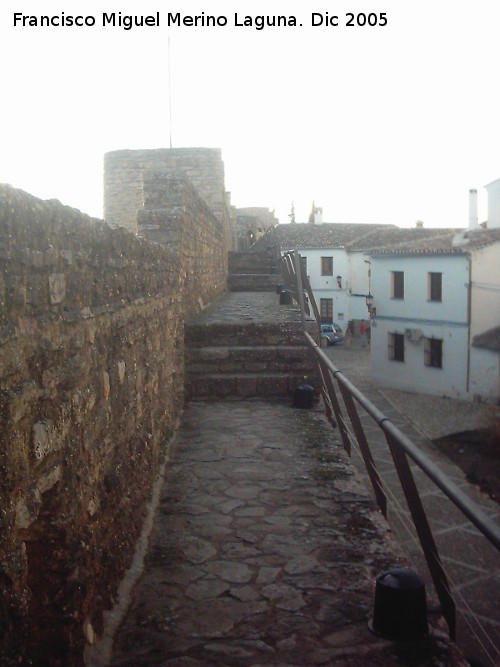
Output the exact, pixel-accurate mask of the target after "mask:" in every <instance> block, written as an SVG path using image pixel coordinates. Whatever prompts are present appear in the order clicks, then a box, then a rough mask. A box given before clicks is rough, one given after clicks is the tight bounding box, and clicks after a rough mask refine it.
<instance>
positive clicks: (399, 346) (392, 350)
mask: <svg viewBox="0 0 500 667" xmlns="http://www.w3.org/2000/svg"><path fill="white" fill-rule="evenodd" d="M387 351H388V357H389V359H391V360H392V361H404V360H405V337H404V334H399V333H390V334H388V340H387Z"/></svg>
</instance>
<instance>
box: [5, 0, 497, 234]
mask: <svg viewBox="0 0 500 667" xmlns="http://www.w3.org/2000/svg"><path fill="white" fill-rule="evenodd" d="M16 12H17V13H18V14H19V15H20V17H21V18H19V17H18V20H17V25H14V14H15V13H16ZM120 12H121V15H122V17H124V16H130V15H132V16H138V17H140V16H152V17H154V21H155V22H156V17H157V14H158V13H159V25H152V26H147V25H143V26H142V27H133V28H131V29H130V30H125V29H124V28H123V27H120V26H119V25H115V26H113V25H111V24H110V23H109V22H108V23H107V24H106V25H103V13H106V14H108V15H110V14H112V13H114V14H115V17H116V18H118V17H119V13H120ZM203 12H204V15H205V17H207V16H216V17H219V22H220V23H224V21H225V22H226V24H225V25H220V26H211V25H209V26H203V25H201V26H197V27H195V26H189V25H186V24H184V25H170V26H169V25H168V18H169V13H170V14H173V15H175V14H177V13H179V14H180V16H181V18H182V19H186V20H187V21H189V17H190V16H201V15H202V13H203ZM349 13H350V14H352V15H354V19H351V21H352V20H353V21H354V24H355V25H353V26H348V25H347V23H348V22H349V20H350V18H349ZM62 14H64V17H65V18H67V17H70V16H84V17H90V18H88V19H87V20H88V22H89V23H91V22H92V19H94V20H95V23H94V25H85V26H82V27H78V26H62V25H59V26H51V27H42V26H39V25H37V26H35V25H29V22H30V21H32V22H33V17H36V20H37V22H39V20H40V17H41V16H42V15H43V16H49V17H55V18H53V20H54V21H56V20H59V22H61V21H60V20H61V17H62ZM235 15H236V16H235ZM23 16H26V17H31V19H29V18H26V19H25V21H24V23H25V25H24V26H23V25H22V23H23V20H22V19H23ZM257 16H271V17H272V16H286V17H287V25H286V26H274V27H267V26H266V27H264V28H263V29H262V30H258V29H256V26H255V24H256V22H257V21H258V19H255V17H257ZM336 16H338V21H337V20H336V19H335V18H334V17H336ZM245 17H251V21H252V23H253V25H248V26H245V25H236V24H237V23H244V22H245ZM327 19H330V20H331V22H332V23H335V22H337V23H338V25H337V26H335V25H330V24H329V22H327ZM294 21H295V22H296V24H297V25H293V22H294ZM313 22H316V23H319V24H320V25H312V24H313ZM369 22H371V23H374V24H375V25H368V23H369ZM359 23H360V24H361V25H359ZM363 23H364V25H362V24H363ZM300 24H302V25H300ZM384 24H385V25H384ZM499 25H500V2H498V0H474V2H472V1H471V0H465V1H464V2H462V3H457V2H455V1H452V0H438V1H436V0H432V1H431V0H364V1H363V2H361V1H359V2H358V1H357V0H349V1H348V2H343V1H338V2H335V1H333V2H332V1H330V2H325V1H323V0H309V2H305V1H304V0H302V1H300V2H299V1H298V0H287V1H286V2H285V1H282V0H267V1H266V2H260V0H252V1H251V0H245V1H242V0H231V1H226V0H211V1H210V0H205V1H204V2H201V1H196V0H182V2H181V0H171V2H169V3H165V2H162V1H161V0H142V2H141V3H139V2H135V3H133V2H130V0H121V1H120V2H117V1H110V0H105V1H104V2H103V1H102V0H100V1H99V2H97V1H95V0H65V1H64V2H63V1H62V0H60V1H59V2H56V1H54V0H36V1H33V0H26V1H25V2H22V3H20V2H18V0H3V1H2V3H1V4H0V61H1V63H2V68H1V71H2V75H1V87H2V102H1V104H0V128H1V136H0V182H1V183H9V184H11V185H13V186H14V187H17V188H20V189H22V190H25V191H27V192H30V193H31V194H34V195H36V196H38V197H40V198H42V199H52V198H55V199H59V200H60V201H61V202H63V203H64V204H68V205H70V206H73V207H75V208H79V209H80V210H82V211H84V212H85V213H88V214H90V215H93V216H96V217H102V199H103V188H102V181H103V157H104V154H105V153H106V152H107V151H112V150H118V149H125V148H127V149H144V148H168V147H169V145H170V139H171V140H172V145H173V146H174V147H187V146H205V147H219V148H221V150H222V158H223V160H224V165H225V181H226V189H227V190H228V191H230V192H231V201H232V203H233V205H235V206H237V207H246V206H264V207H266V208H269V209H271V210H275V214H276V216H277V217H278V218H279V220H280V222H288V221H289V218H288V215H289V213H290V210H291V206H292V202H293V204H294V207H295V212H296V220H297V221H298V222H302V221H307V218H308V215H309V212H310V210H311V206H312V202H313V201H314V202H315V204H316V206H320V207H322V208H323V218H324V220H325V221H329V222H352V223H392V224H396V225H399V226H402V227H410V226H413V225H414V224H415V222H416V221H417V220H422V221H423V222H424V225H425V226H427V227H443V226H444V227H450V226H453V227H460V226H464V227H465V226H467V224H468V196H469V189H470V188H477V190H478V197H479V219H480V221H482V220H484V219H485V218H486V201H487V200H486V190H484V187H483V186H484V185H486V184H488V183H490V182H491V181H493V180H496V179H497V178H500V94H499V91H498V87H499V83H498V82H499V80H500V70H499V62H500V58H499V55H500V53H499V50H500V47H499V45H498V26H499ZM169 44H170V48H169V46H168V45H169ZM169 54H170V58H169ZM169 63H170V67H169Z"/></svg>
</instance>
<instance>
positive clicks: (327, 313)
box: [319, 299, 333, 322]
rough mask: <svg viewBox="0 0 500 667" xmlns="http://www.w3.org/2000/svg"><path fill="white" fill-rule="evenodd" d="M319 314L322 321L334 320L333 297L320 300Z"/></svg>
mask: <svg viewBox="0 0 500 667" xmlns="http://www.w3.org/2000/svg"><path fill="white" fill-rule="evenodd" d="M319 314H320V317H321V321H322V322H333V299H320V300H319Z"/></svg>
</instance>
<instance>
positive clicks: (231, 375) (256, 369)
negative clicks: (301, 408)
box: [185, 252, 319, 400]
mask: <svg viewBox="0 0 500 667" xmlns="http://www.w3.org/2000/svg"><path fill="white" fill-rule="evenodd" d="M231 254H232V255H233V257H232V259H231V260H230V266H231V268H232V269H233V270H235V271H238V272H239V273H233V274H231V275H232V276H238V280H237V281H235V282H234V283H233V284H237V285H238V286H239V287H238V289H233V290H232V291H229V292H226V293H225V294H223V295H222V296H221V297H219V299H217V301H215V302H214V303H212V304H211V305H210V306H209V307H208V308H206V309H205V310H204V311H203V312H201V313H200V314H199V315H198V316H197V317H196V318H193V319H192V320H191V321H187V322H186V325H185V362H186V382H185V387H186V398H187V399H203V400H210V399H213V400H215V399H221V398H239V399H245V398H252V397H255V398H262V397H273V398H286V397H290V396H292V395H293V393H294V391H295V388H296V387H297V385H298V384H300V383H301V382H303V380H304V377H307V378H308V382H309V383H311V384H313V386H319V383H316V384H314V382H315V379H316V372H317V371H316V367H315V361H314V356H313V354H312V352H311V351H310V350H309V348H308V347H307V346H306V344H305V340H304V335H303V332H302V323H301V318H300V311H299V308H298V306H297V305H296V304H291V305H280V303H279V295H278V294H277V293H276V289H275V286H276V284H277V283H278V282H280V276H279V274H277V273H272V272H271V271H273V269H274V267H273V264H272V263H271V261H270V253H267V252H265V253H257V252H253V253H252V252H247V253H231ZM249 255H253V256H254V257H255V259H256V262H255V266H254V265H252V266H251V267H249V266H248V262H249V260H250V259H251V257H248V256H249ZM259 255H264V257H262V256H260V257H259ZM256 267H258V268H259V271H255V270H254V271H249V269H250V268H251V269H255V268H256ZM266 267H267V271H268V272H267V273H265V271H264V269H265V268H266ZM245 270H246V271H247V273H245V272H244V271H245ZM256 276H259V278H261V280H256ZM244 277H246V280H247V287H246V290H243V286H244V282H245V278H244ZM271 286H272V289H271ZM315 328H316V325H315V322H314V321H311V322H310V333H311V335H313V336H314V331H315Z"/></svg>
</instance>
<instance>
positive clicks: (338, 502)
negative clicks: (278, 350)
mask: <svg viewBox="0 0 500 667" xmlns="http://www.w3.org/2000/svg"><path fill="white" fill-rule="evenodd" d="M167 470H168V472H167V473H166V477H165V481H164V484H163V489H162V493H161V497H160V502H159V508H158V511H157V514H156V518H155V523H154V528H153V532H152V535H151V541H150V548H149V553H148V556H147V558H146V563H145V569H144V573H143V576H142V578H141V580H140V582H139V584H138V585H137V586H136V588H135V592H134V596H133V603H132V605H131V607H130V610H129V613H128V615H127V617H126V619H125V621H124V622H123V624H122V626H121V629H120V631H119V633H118V635H117V637H116V640H115V649H114V654H113V658H112V661H111V665H113V667H131V666H134V667H136V666H138V665H141V666H142V665H143V666H145V667H152V666H162V667H167V666H168V667H181V666H182V667H211V666H213V667H224V666H233V665H234V666H240V665H241V666H251V665H252V666H253V667H259V666H261V667H264V666H266V665H280V666H282V667H286V666H288V665H289V666H292V665H293V666H299V665H301V666H304V667H305V666H313V665H336V666H337V665H338V666H339V667H348V666H349V667H357V666H361V665H363V666H364V665H370V666H374V667H377V666H380V667H382V666H383V667H392V666H394V667H395V666H396V665H402V664H412V663H411V660H410V658H409V653H411V652H412V651H413V653H412V654H413V655H415V651H420V652H421V653H422V656H423V657H422V661H421V662H419V663H418V664H421V665H429V666H430V665H443V666H445V665H455V666H458V665H464V664H465V663H464V662H463V661H462V659H461V657H460V655H459V654H458V652H457V650H456V648H455V647H453V646H452V645H450V644H449V642H447V640H446V639H445V635H444V634H442V633H440V632H439V630H438V632H437V635H436V636H432V637H431V639H429V640H428V641H424V642H422V643H420V644H419V646H418V648H416V647H415V645H411V644H410V645H408V644H405V645H403V644H400V645H398V644H395V643H393V642H390V641H387V640H385V639H381V638H380V637H377V636H376V635H374V634H372V633H371V632H370V631H369V629H368V620H369V618H370V616H371V612H372V605H373V591H374V580H375V578H376V576H378V575H379V574H381V573H382V572H384V571H386V570H387V569H390V568H392V567H394V566H396V565H399V564H404V563H405V559H404V557H403V556H402V553H401V551H400V549H399V547H398V545H397V544H396V543H395V542H394V541H393V539H392V537H391V533H390V532H389V531H388V526H387V524H386V523H385V521H384V520H383V518H381V516H380V514H379V513H378V512H377V510H376V508H375V507H374V504H373V501H372V499H371V497H370V493H369V490H368V489H367V487H366V485H365V484H364V483H362V482H361V481H360V478H359V477H358V475H357V473H356V472H355V469H354V468H353V466H352V465H351V463H350V462H349V460H348V459H347V457H346V455H345V453H344V451H343V449H342V447H341V446H340V443H339V440H338V438H337V435H336V433H335V432H334V431H333V430H332V429H331V427H330V425H329V424H328V423H327V422H326V420H325V419H324V417H323V415H322V414H321V412H320V411H318V410H299V409H295V408H293V407H291V406H289V405H287V404H284V403H273V404H270V403H266V402H262V401H258V400H256V401H245V402H231V401H224V402H215V403H203V402H192V403H190V404H188V406H187V409H186V413H185V415H184V421H183V424H182V427H181V429H180V430H179V432H178V435H177V438H176V441H175V443H174V445H173V448H172V452H171V456H170V461H169V464H168V468H167Z"/></svg>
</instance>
